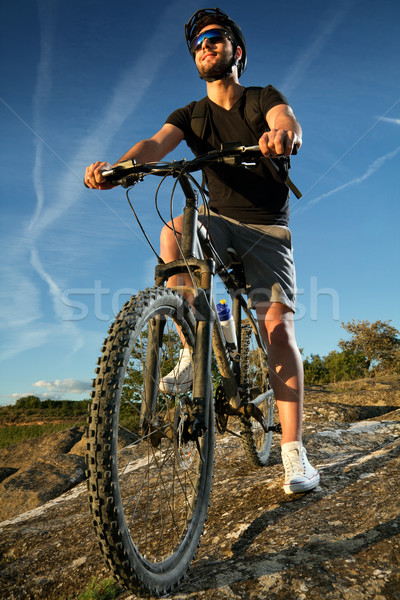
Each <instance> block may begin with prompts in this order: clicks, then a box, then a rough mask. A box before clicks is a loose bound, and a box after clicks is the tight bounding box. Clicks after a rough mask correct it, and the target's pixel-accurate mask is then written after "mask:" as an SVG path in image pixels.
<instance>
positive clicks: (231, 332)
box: [217, 300, 237, 356]
mask: <svg viewBox="0 0 400 600" xmlns="http://www.w3.org/2000/svg"><path fill="white" fill-rule="evenodd" d="M217 312H218V317H219V320H220V323H221V327H222V331H223V332H224V337H225V341H226V345H227V347H228V350H229V353H230V355H231V356H235V354H236V352H237V338H236V329H235V322H234V320H233V317H232V315H231V311H230V309H229V306H228V305H227V304H226V300H221V302H219V303H218V304H217Z"/></svg>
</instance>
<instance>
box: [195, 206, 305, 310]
mask: <svg viewBox="0 0 400 600" xmlns="http://www.w3.org/2000/svg"><path fill="white" fill-rule="evenodd" d="M199 213H200V214H199V220H200V221H202V222H203V224H204V225H205V226H206V227H207V226H208V232H209V235H210V238H211V241H212V243H213V245H214V246H215V249H216V250H217V253H218V254H219V256H220V257H221V259H222V261H223V263H224V264H228V263H229V255H228V253H227V249H228V248H234V249H235V250H236V252H237V254H238V255H239V256H240V258H241V260H242V262H243V266H244V272H245V276H246V294H247V297H248V305H249V307H250V308H254V307H255V305H256V304H258V303H259V302H281V303H282V304H284V305H285V306H288V307H289V308H290V309H291V310H292V311H293V312H294V311H295V306H296V271H295V267H294V261H293V248H292V236H291V233H290V230H289V228H288V227H284V226H282V225H251V224H248V223H241V222H239V221H236V220H235V219H231V218H229V217H223V216H221V215H218V214H217V213H215V212H213V211H210V217H209V218H208V216H206V215H204V209H203V206H201V207H200V210H199Z"/></svg>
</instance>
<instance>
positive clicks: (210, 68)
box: [198, 56, 236, 82]
mask: <svg viewBox="0 0 400 600" xmlns="http://www.w3.org/2000/svg"><path fill="white" fill-rule="evenodd" d="M234 64H236V61H235V58H234V57H232V56H231V57H229V58H228V57H227V58H224V57H222V58H221V59H220V60H219V61H218V62H216V63H214V64H211V65H202V64H200V67H198V71H199V77H200V79H204V81H208V82H211V81H218V80H219V79H224V77H227V76H228V75H230V74H231V73H232V67H233V65H234Z"/></svg>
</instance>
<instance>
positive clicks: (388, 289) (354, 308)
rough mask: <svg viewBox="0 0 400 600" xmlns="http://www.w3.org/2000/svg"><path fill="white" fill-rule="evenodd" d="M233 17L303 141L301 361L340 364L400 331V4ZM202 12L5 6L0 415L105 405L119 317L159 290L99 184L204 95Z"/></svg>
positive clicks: (135, 235) (232, 6)
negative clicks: (26, 401) (98, 372)
mask: <svg viewBox="0 0 400 600" xmlns="http://www.w3.org/2000/svg"><path fill="white" fill-rule="evenodd" d="M218 4H219V6H220V8H222V9H223V10H225V11H226V12H228V14H229V15H230V16H231V17H232V18H234V19H235V20H237V21H238V22H239V23H240V24H241V26H242V29H243V32H244V34H245V36H246V39H247V43H248V56H249V59H248V68H247V70H246V72H245V73H244V75H243V76H242V78H241V83H242V84H243V85H267V84H270V83H271V84H273V85H275V86H276V87H278V88H279V89H280V90H281V91H282V92H283V93H284V94H285V95H286V96H287V97H288V99H289V102H290V104H291V105H292V107H293V109H294V111H295V114H296V116H297V118H298V119H299V121H300V122H301V124H302V127H303V131H304V145H303V148H302V150H301V152H300V153H299V155H298V156H297V157H295V158H294V159H293V168H292V173H291V175H292V178H293V180H294V181H295V183H296V185H297V186H298V187H299V188H300V189H301V190H302V192H303V198H302V199H301V200H300V201H297V200H296V199H295V198H293V199H292V209H291V229H292V233H293V239H294V248H295V259H296V267H297V278H298V287H299V297H298V313H297V315H296V328H297V340H298V344H299V346H300V347H302V348H304V352H305V354H306V355H309V354H311V353H314V354H321V355H325V354H327V353H328V352H330V351H331V350H334V349H336V348H337V342H338V340H339V339H340V338H341V337H343V336H344V331H343V329H342V327H341V322H342V321H344V322H347V321H349V320H351V319H353V318H355V319H368V320H370V321H375V320H377V319H382V320H389V319H391V320H392V324H393V325H394V326H395V327H397V328H399V326H400V322H399V312H398V303H399V300H398V298H399V278H398V273H399V237H400V236H399V233H398V230H399V195H400V194H399V178H398V172H399V159H400V141H399V140H400V136H399V133H400V78H399V74H400V70H399V56H400V4H399V3H398V1H397V0H384V1H382V2H380V3H376V2H372V1H371V0H364V1H363V0H348V1H343V0H341V1H335V2H329V1H328V2H325V3H322V2H320V1H316V0H311V1H308V0H306V1H305V2H301V3H300V2H295V1H294V0H287V1H286V2H282V3H270V2H265V1H264V0H262V1H261V0H256V1H253V2H251V3H250V4H247V5H245V4H244V3H243V2H239V1H236V0H233V1H230V2H226V1H223V0H220V1H219V2H218ZM201 6H202V5H200V4H198V2H197V1H196V2H194V1H193V0H175V1H172V2H167V3H166V2H160V1H159V0H156V1H154V2H152V3H137V2H133V1H132V0H127V1H126V2H122V3H118V5H116V4H114V5H113V4H112V3H110V2H104V1H103V0H96V1H94V0H79V1H78V0H69V1H68V2H61V1H58V0H38V1H37V2H35V1H34V0H16V1H15V2H13V3H2V5H1V9H0V28H1V32H0V45H1V56H2V60H1V64H0V69H1V78H0V80H1V91H0V119H1V131H2V135H1V167H2V177H1V181H0V186H1V201H2V212H1V215H2V218H1V239H0V244H1V271H0V277H1V348H0V361H1V362H0V369H1V387H0V403H2V404H8V403H12V402H14V401H15V399H16V398H17V397H19V396H21V395H25V394H31V393H33V394H35V395H38V396H40V397H42V398H47V397H51V398H71V399H79V398H85V397H88V395H89V386H90V381H91V379H92V377H93V374H94V367H95V363H96V360H97V357H98V354H99V349H100V346H101V344H102V341H103V339H104V337H105V336H106V333H107V329H108V326H109V323H110V322H111V320H112V319H113V315H114V314H115V313H116V311H117V310H118V308H119V307H120V306H121V305H122V303H123V302H124V301H125V300H126V299H127V298H128V297H129V296H130V295H131V294H133V293H135V292H136V291H137V290H140V289H142V288H144V287H146V286H149V285H152V268H153V264H154V262H153V257H152V254H151V251H150V250H149V249H148V248H147V246H146V244H145V243H144V241H143V239H142V237H141V234H140V232H139V231H138V229H137V227H136V225H135V222H134V221H133V219H132V217H131V214H130V211H129V208H128V205H127V202H126V199H125V196H124V193H123V191H122V190H120V189H115V190H112V191H110V192H93V191H90V190H86V189H85V188H83V186H82V177H83V172H84V168H85V166H86V165H87V164H89V163H91V162H93V161H94V160H109V161H110V162H113V161H115V160H117V159H118V158H119V157H120V156H121V155H122V154H123V153H124V152H125V151H126V150H127V149H128V148H129V147H131V146H132V145H133V144H134V143H135V142H136V141H138V140H139V139H143V138H145V137H148V136H150V135H152V134H153V133H154V132H155V131H157V130H158V129H159V128H160V127H161V126H162V125H163V123H164V120H165V118H166V117H167V116H168V115H169V114H170V112H172V110H174V109H175V108H177V107H179V106H183V105H185V104H187V103H188V102H190V101H191V100H194V99H199V98H201V97H202V96H204V94H205V91H204V83H203V82H201V81H200V79H199V78H198V76H197V74H196V71H195V69H194V65H193V62H192V59H191V58H190V56H189V54H188V52H187V50H186V46H185V40H184V36H183V25H184V22H185V21H186V20H187V19H188V18H189V17H190V16H191V14H192V13H193V12H194V11H195V10H197V9H198V8H200V7H201ZM245 6H247V7H248V8H246V9H245V8H244V7H245ZM182 157H187V158H188V157H190V151H189V150H188V149H187V147H186V146H185V144H182V145H181V146H179V147H178V148H177V149H176V150H175V152H174V153H173V154H172V155H171V158H176V159H178V158H182ZM153 192H154V184H152V182H150V181H148V182H145V183H144V184H143V185H141V186H138V187H137V188H136V189H135V192H134V194H133V196H132V198H133V202H134V204H135V207H136V208H137V210H138V212H139V214H140V216H141V218H142V220H143V223H144V225H145V226H146V229H147V230H148V232H149V234H150V236H151V238H152V240H153V241H154V243H155V244H158V231H159V229H160V225H159V222H158V221H157V217H156V216H155V214H154V211H153V206H154V205H153V203H152V197H153V196H152V194H153ZM178 206H179V202H178ZM164 207H165V210H166V211H168V200H167V194H166V195H165V203H164ZM216 290H217V294H218V295H219V297H222V295H221V294H222V290H221V288H220V286H218V285H217V287H216Z"/></svg>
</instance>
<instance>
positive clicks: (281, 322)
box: [257, 302, 294, 348]
mask: <svg viewBox="0 0 400 600" xmlns="http://www.w3.org/2000/svg"><path fill="white" fill-rule="evenodd" d="M257 317H258V321H259V324H260V328H261V330H264V332H265V334H266V336H265V337H266V338H267V342H268V344H269V345H274V346H275V347H277V346H279V347H281V348H284V347H286V346H288V345H290V344H292V343H293V339H294V324H293V311H292V310H291V309H290V308H289V307H287V306H285V305H284V304H281V303H278V302H272V303H265V304H260V305H258V304H257Z"/></svg>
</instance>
